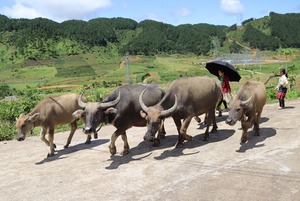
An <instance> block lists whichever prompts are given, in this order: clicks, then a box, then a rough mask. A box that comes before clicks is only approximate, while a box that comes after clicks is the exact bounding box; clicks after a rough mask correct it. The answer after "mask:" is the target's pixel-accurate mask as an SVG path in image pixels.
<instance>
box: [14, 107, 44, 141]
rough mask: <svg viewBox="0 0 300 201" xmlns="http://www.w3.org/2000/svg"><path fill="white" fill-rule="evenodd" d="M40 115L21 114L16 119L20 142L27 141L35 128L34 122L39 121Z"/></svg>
mask: <svg viewBox="0 0 300 201" xmlns="http://www.w3.org/2000/svg"><path fill="white" fill-rule="evenodd" d="M38 117H39V113H36V114H27V115H24V114H20V116H19V118H16V128H17V130H18V137H17V140H18V141H23V140H25V138H26V136H27V134H28V133H29V132H30V131H31V130H32V129H33V128H34V122H35V121H36V120H37V119H38Z"/></svg>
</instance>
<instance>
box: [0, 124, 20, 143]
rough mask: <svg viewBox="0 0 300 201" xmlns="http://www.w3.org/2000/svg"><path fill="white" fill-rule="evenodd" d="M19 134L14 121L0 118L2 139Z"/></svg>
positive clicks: (8, 138)
mask: <svg viewBox="0 0 300 201" xmlns="http://www.w3.org/2000/svg"><path fill="white" fill-rule="evenodd" d="M17 134H18V133H17V130H16V129H15V125H14V123H12V122H10V121H3V120H0V141H4V140H12V139H14V138H15V137H16V136H17Z"/></svg>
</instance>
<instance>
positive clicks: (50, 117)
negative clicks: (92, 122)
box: [16, 94, 91, 156]
mask: <svg viewBox="0 0 300 201" xmlns="http://www.w3.org/2000/svg"><path fill="white" fill-rule="evenodd" d="M78 99H79V94H64V95H61V96H50V97H46V98H44V99H43V100H41V101H40V102H39V103H38V104H37V105H36V106H35V107H34V109H33V110H32V111H31V112H30V113H28V114H26V115H25V114H21V115H20V116H19V118H17V119H16V127H17V129H18V133H19V134H18V138H17V139H18V140H19V141H22V140H25V137H26V135H27V134H28V133H29V132H30V131H31V130H32V129H33V128H34V127H38V126H40V127H41V128H42V129H41V133H40V137H41V140H42V141H43V142H45V143H46V144H47V145H48V146H49V147H50V152H49V154H48V156H53V155H54V149H55V147H56V146H55V144H54V143H53V140H54V128H55V126H56V125H63V124H70V125H71V132H70V135H69V137H68V141H67V144H66V145H65V146H64V147H65V148H67V147H68V146H69V144H70V143H71V140H72V137H73V135H74V133H75V131H76V129H77V123H76V118H75V117H74V116H73V115H72V114H73V112H75V111H76V110H78V109H80V107H79V106H78V104H77V102H78ZM84 99H85V98H84ZM47 131H49V141H48V140H47V139H46V138H45V135H46V134H47ZM90 140H91V136H90V135H89V136H88V137H87V141H86V143H90Z"/></svg>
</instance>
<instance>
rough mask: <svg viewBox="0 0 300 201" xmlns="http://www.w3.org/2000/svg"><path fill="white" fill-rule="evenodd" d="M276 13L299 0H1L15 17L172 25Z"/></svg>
mask: <svg viewBox="0 0 300 201" xmlns="http://www.w3.org/2000/svg"><path fill="white" fill-rule="evenodd" d="M271 11H273V12H276V13H281V14H285V13H300V1H297V0H0V14H2V15H5V16H7V17H11V18H28V19H33V18H36V17H44V18H48V19H52V20H54V21H57V22H62V21H65V20H70V19H81V20H85V21H87V20H90V19H93V18H98V17H107V18H112V17H124V18H130V19H133V20H135V21H137V22H140V21H142V20H145V19H151V20H156V21H159V22H164V23H167V24H172V25H180V24H198V23H208V24H214V25H227V26H231V25H233V24H240V23H241V22H242V21H244V20H247V19H249V18H262V17H264V16H267V15H269V13H270V12H271Z"/></svg>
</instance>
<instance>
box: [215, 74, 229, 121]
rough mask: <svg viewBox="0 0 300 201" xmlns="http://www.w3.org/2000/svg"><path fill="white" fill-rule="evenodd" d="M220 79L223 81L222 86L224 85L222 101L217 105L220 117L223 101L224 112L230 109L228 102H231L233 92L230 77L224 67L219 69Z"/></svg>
mask: <svg viewBox="0 0 300 201" xmlns="http://www.w3.org/2000/svg"><path fill="white" fill-rule="evenodd" d="M219 80H220V82H221V86H222V93H223V96H222V99H221V100H220V102H219V103H218V105H217V109H218V111H219V115H218V116H219V117H221V116H222V109H221V106H222V103H223V104H224V110H223V111H224V112H225V111H228V106H227V103H229V101H230V100H231V98H232V94H231V88H230V84H229V79H228V77H227V76H226V75H225V73H224V71H223V70H222V69H220V70H219Z"/></svg>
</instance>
